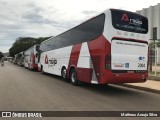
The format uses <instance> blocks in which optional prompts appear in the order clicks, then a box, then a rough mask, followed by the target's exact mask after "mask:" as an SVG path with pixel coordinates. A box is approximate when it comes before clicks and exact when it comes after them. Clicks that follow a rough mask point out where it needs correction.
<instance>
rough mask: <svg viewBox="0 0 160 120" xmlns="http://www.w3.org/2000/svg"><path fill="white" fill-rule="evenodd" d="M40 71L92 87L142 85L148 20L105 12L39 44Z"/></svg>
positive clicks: (145, 66)
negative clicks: (125, 84) (99, 85)
mask: <svg viewBox="0 0 160 120" xmlns="http://www.w3.org/2000/svg"><path fill="white" fill-rule="evenodd" d="M40 52H41V56H40V62H39V67H40V68H41V70H42V72H46V73H50V74H55V75H59V76H62V78H64V79H66V78H70V81H71V83H72V84H73V85H78V83H79V81H83V82H87V83H95V84H108V83H131V82H144V81H146V79H147V77H148V71H147V69H148V20H147V18H146V17H144V16H141V15H138V14H136V13H132V12H129V11H124V10H117V9H109V10H106V11H104V12H103V13H101V14H99V15H97V16H96V17H93V18H91V19H89V20H88V21H86V22H84V23H82V24H80V25H78V26H76V27H74V28H72V29H70V30H68V31H66V32H64V33H62V34H60V35H58V36H56V37H53V38H50V39H48V40H46V41H44V42H43V43H41V45H40Z"/></svg>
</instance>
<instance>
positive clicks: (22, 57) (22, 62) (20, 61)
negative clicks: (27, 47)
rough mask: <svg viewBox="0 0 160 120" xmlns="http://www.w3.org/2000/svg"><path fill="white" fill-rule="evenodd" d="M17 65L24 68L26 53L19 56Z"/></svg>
mask: <svg viewBox="0 0 160 120" xmlns="http://www.w3.org/2000/svg"><path fill="white" fill-rule="evenodd" d="M17 65H18V66H21V67H22V66H24V51H23V52H20V53H18V54H17Z"/></svg>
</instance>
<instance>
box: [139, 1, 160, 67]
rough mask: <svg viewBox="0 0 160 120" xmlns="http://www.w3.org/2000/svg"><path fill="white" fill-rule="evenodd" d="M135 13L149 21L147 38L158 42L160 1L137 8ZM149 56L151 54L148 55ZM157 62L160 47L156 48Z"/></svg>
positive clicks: (158, 61)
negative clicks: (147, 6) (153, 4)
mask: <svg viewBox="0 0 160 120" xmlns="http://www.w3.org/2000/svg"><path fill="white" fill-rule="evenodd" d="M136 13H138V14H140V15H143V16H146V17H147V18H148V21H149V30H148V32H149V38H150V41H154V40H155V42H158V41H159V42H160V3H158V4H157V5H155V6H150V7H149V8H144V9H142V10H137V11H136ZM153 52H154V51H152V61H154V59H155V56H153V55H154V53H153ZM150 56H151V55H150ZM156 58H157V63H158V64H160V48H157V57H156Z"/></svg>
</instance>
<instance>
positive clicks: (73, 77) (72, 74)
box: [70, 69, 79, 86]
mask: <svg viewBox="0 0 160 120" xmlns="http://www.w3.org/2000/svg"><path fill="white" fill-rule="evenodd" d="M70 81H71V83H72V85H74V86H78V85H79V81H78V80H77V73H76V70H75V69H71V72H70Z"/></svg>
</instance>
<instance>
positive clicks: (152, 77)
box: [148, 76, 160, 82]
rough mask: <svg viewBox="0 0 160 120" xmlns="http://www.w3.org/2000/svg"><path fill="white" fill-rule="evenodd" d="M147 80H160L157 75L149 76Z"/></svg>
mask: <svg viewBox="0 0 160 120" xmlns="http://www.w3.org/2000/svg"><path fill="white" fill-rule="evenodd" d="M148 80H155V81H159V82H160V77H157V76H149V77H148Z"/></svg>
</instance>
